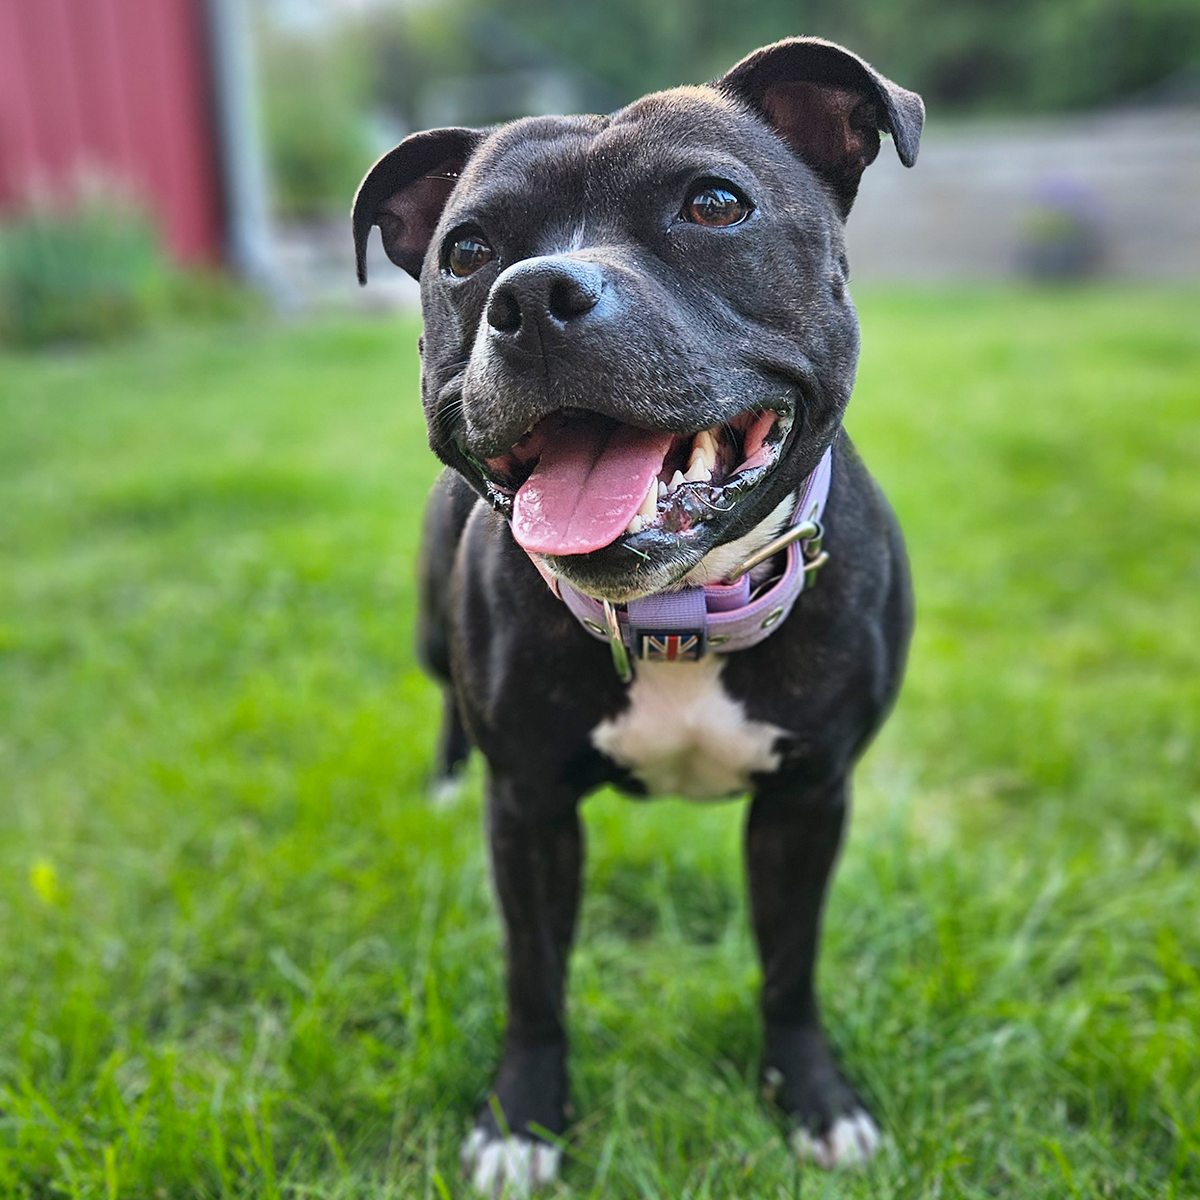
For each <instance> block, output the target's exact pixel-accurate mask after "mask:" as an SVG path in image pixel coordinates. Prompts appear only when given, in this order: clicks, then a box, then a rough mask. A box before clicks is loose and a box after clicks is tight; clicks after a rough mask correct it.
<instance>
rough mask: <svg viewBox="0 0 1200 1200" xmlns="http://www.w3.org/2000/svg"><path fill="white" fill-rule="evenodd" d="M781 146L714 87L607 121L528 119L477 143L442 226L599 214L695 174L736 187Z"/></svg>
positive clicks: (665, 95) (648, 100)
mask: <svg viewBox="0 0 1200 1200" xmlns="http://www.w3.org/2000/svg"><path fill="white" fill-rule="evenodd" d="M764 135H765V136H764ZM775 141H776V139H774V138H772V137H771V136H770V135H769V134H765V131H764V130H763V129H762V127H761V126H760V125H759V124H758V122H756V121H755V120H754V119H753V118H752V117H751V116H750V115H749V114H748V113H746V112H745V111H744V110H743V109H741V108H740V107H739V106H738V105H737V104H736V103H735V102H733V101H732V100H730V99H728V98H726V97H724V96H723V95H721V93H719V92H717V91H716V90H714V89H712V88H678V89H675V90H673V91H670V92H659V93H656V94H655V95H652V96H647V97H645V98H644V99H642V100H639V101H637V102H636V103H635V104H631V105H630V106H629V107H628V108H624V109H621V110H620V111H619V112H616V113H614V114H613V115H612V116H607V117H597V116H585V117H533V118H527V119H525V120H522V121H515V122H513V123H512V124H511V125H505V126H503V127H502V128H500V129H499V130H497V131H496V132H495V133H493V134H492V135H491V137H489V138H488V139H487V141H485V142H484V143H483V144H482V145H481V146H480V148H479V149H478V150H477V151H476V153H475V154H474V155H473V156H472V158H471V161H470V163H469V164H468V165H467V168H466V170H465V171H464V172H463V175H462V178H461V179H460V181H459V184H458V186H457V187H456V188H455V190H454V194H453V196H452V197H451V199H450V202H449V203H448V205H447V208H446V213H445V214H444V220H445V222H446V224H447V225H453V224H455V223H458V222H460V221H463V220H467V219H470V218H472V217H476V216H478V215H480V214H481V213H485V214H491V215H494V216H496V217H499V218H504V217H506V216H507V217H512V218H519V219H521V220H523V221H536V220H538V219H539V218H542V219H545V218H546V217H547V216H548V215H550V214H551V213H562V214H563V215H568V214H580V213H583V212H587V213H589V214H598V213H602V212H603V211H604V210H605V209H606V208H614V209H615V208H621V207H623V206H625V205H627V204H628V203H629V200H630V198H634V199H636V198H637V197H639V196H642V197H644V196H645V195H646V194H647V191H648V190H650V189H657V188H660V187H663V186H666V185H669V184H670V183H672V182H674V181H676V180H687V179H690V178H692V177H694V176H695V175H696V174H697V173H713V174H720V175H723V176H728V177H731V178H733V179H734V180H735V181H736V180H737V179H738V178H739V177H744V176H745V175H747V174H748V173H750V172H754V171H756V170H758V169H761V168H762V167H763V166H764V165H765V160H769V158H770V157H771V153H770V152H771V150H773V149H774V147H773V146H771V145H770V144H769V143H771V142H775Z"/></svg>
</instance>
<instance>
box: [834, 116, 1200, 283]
mask: <svg viewBox="0 0 1200 1200" xmlns="http://www.w3.org/2000/svg"><path fill="white" fill-rule="evenodd" d="M1056 218H1057V225H1056ZM1064 226H1065V227H1066V228H1065V229H1064ZM1072 226H1073V228H1074V231H1075V233H1076V234H1077V235H1080V234H1082V235H1085V236H1086V237H1087V238H1088V239H1089V242H1090V245H1089V251H1090V257H1089V259H1088V260H1087V261H1086V262H1084V263H1082V264H1080V265H1081V268H1082V269H1081V271H1080V272H1079V273H1086V272H1094V273H1097V274H1102V275H1116V276H1126V277H1143V278H1151V279H1184V278H1193V279H1195V278H1200V110H1198V109H1195V108H1179V109H1174V108H1167V109H1157V108H1155V109H1150V108H1147V109H1142V110H1131V111H1124V112H1113V113H1105V114H1093V115H1088V116H1080V117H1072V118H1055V119H1051V118H1041V119H1035V120H1024V121H1021V122H1007V123H994V124H993V123H978V124H975V123H972V124H964V125H961V126H957V127H955V126H950V127H947V128H939V127H938V123H937V120H936V117H935V118H934V120H933V121H932V122H931V125H930V128H929V129H928V130H927V133H926V137H925V140H924V141H923V143H922V146H921V154H920V160H919V161H918V163H917V165H916V167H915V168H914V169H913V170H911V171H908V170H905V169H904V168H903V167H902V166H901V165H900V163H899V162H898V161H897V159H896V156H895V154H893V153H892V152H891V149H890V147H888V146H886V145H885V146H884V147H883V149H882V151H881V153H880V155H879V158H878V160H877V161H876V163H875V165H874V166H872V167H871V168H870V169H869V170H868V172H867V174H866V176H865V177H864V179H863V185H862V191H861V192H860V194H859V199H858V201H857V203H856V204H855V207H854V211H853V212H852V213H851V215H850V222H849V227H848V237H849V243H850V265H851V270H852V273H853V276H854V277H855V278H856V279H875V278H891V279H929V280H937V279H955V278H962V279H966V278H988V277H992V278H994V277H1003V276H1007V275H1013V274H1014V273H1017V272H1023V271H1026V270H1028V269H1029V268H1030V259H1031V256H1034V255H1036V254H1037V253H1038V251H1039V249H1044V248H1045V245H1044V244H1045V243H1046V241H1047V240H1048V239H1051V238H1053V237H1054V236H1055V230H1056V229H1057V230H1058V231H1059V233H1060V236H1067V235H1069V234H1070V233H1071V232H1072ZM1063 273H1071V272H1070V271H1065V272H1063Z"/></svg>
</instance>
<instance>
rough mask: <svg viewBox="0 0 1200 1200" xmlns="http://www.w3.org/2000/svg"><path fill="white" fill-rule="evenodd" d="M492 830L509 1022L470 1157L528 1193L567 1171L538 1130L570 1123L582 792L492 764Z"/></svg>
mask: <svg viewBox="0 0 1200 1200" xmlns="http://www.w3.org/2000/svg"><path fill="white" fill-rule="evenodd" d="M488 838H489V843H490V847H491V858H492V874H493V882H494V884H495V888H496V893H497V896H498V897H499V900H500V910H501V915H502V917H503V919H504V928H505V951H506V959H507V964H506V965H507V1000H508V1022H507V1028H506V1031H505V1038H504V1048H503V1053H502V1057H501V1061H500V1070H499V1072H498V1073H497V1076H496V1083H495V1087H494V1089H493V1095H492V1096H491V1097H490V1098H489V1102H488V1104H486V1105H485V1106H484V1108H483V1109H482V1110H481V1112H480V1114H479V1117H478V1119H477V1120H476V1123H475V1128H474V1130H473V1131H472V1133H471V1135H470V1137H469V1138H468V1139H467V1142H466V1144H465V1146H464V1147H463V1164H464V1167H465V1168H466V1170H467V1171H468V1172H469V1174H470V1175H471V1177H472V1179H473V1180H474V1182H475V1185H476V1186H477V1187H478V1188H479V1189H480V1190H482V1191H484V1192H487V1193H489V1194H495V1195H499V1194H500V1192H501V1191H502V1190H503V1189H504V1187H505V1186H507V1187H508V1192H507V1194H508V1195H510V1196H522V1195H526V1194H527V1193H528V1192H529V1191H530V1190H532V1189H533V1188H534V1187H536V1186H537V1185H539V1184H542V1183H547V1182H549V1181H550V1180H552V1179H553V1178H554V1177H555V1175H556V1174H557V1172H558V1165H559V1158H560V1151H559V1150H558V1149H557V1148H556V1147H553V1146H550V1145H549V1144H548V1143H546V1142H545V1141H543V1140H540V1139H539V1138H538V1137H537V1130H538V1129H541V1130H546V1131H548V1132H550V1133H553V1134H560V1133H562V1131H563V1129H564V1127H565V1124H566V1116H565V1112H566V1104H567V1065H566V1057H567V1037H566V1028H565V1024H564V1013H563V1007H564V1005H563V993H564V989H565V985H566V968H567V955H568V953H569V951H570V947H571V939H572V936H573V935H574V931H575V917H576V914H577V912H578V910H579V879H580V867H581V862H582V857H583V835H582V828H581V825H580V821H579V814H578V797H576V796H574V795H569V794H564V795H555V794H553V793H551V794H550V795H546V794H543V793H541V792H539V793H538V794H530V793H529V792H528V791H527V790H526V789H524V788H521V787H519V786H518V785H517V784H516V783H515V782H514V781H513V780H511V779H509V778H506V777H504V776H501V775H496V774H493V775H492V777H491V779H490V781H489V785H488ZM497 1109H498V1110H499V1111H498V1112H497Z"/></svg>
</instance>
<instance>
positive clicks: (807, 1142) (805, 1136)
mask: <svg viewBox="0 0 1200 1200" xmlns="http://www.w3.org/2000/svg"><path fill="white" fill-rule="evenodd" d="M788 1140H789V1142H790V1144H791V1147H792V1151H793V1153H795V1155H796V1157H797V1158H799V1159H801V1160H805V1159H808V1160H811V1161H812V1162H815V1163H816V1164H817V1166H819V1167H824V1168H825V1170H827V1171H832V1170H833V1169H834V1167H858V1166H862V1164H863V1163H865V1162H866V1161H867V1160H868V1159H869V1158H870V1157H871V1156H872V1155H873V1154H874V1153H875V1151H876V1150H878V1149H879V1142H880V1134H879V1127H878V1126H877V1125H876V1124H875V1122H874V1121H873V1120H872V1119H871V1114H870V1113H868V1112H867V1110H866V1109H865V1108H858V1109H855V1110H854V1111H853V1112H850V1113H846V1114H845V1115H843V1116H840V1117H838V1118H837V1119H836V1120H835V1121H834V1122H833V1124H832V1125H831V1126H830V1127H829V1128H828V1129H827V1130H826V1131H825V1132H824V1133H820V1134H818V1133H813V1132H811V1131H810V1130H808V1129H805V1128H803V1126H802V1127H801V1128H799V1129H796V1130H793V1132H792V1136H791V1137H790V1138H789V1139H788Z"/></svg>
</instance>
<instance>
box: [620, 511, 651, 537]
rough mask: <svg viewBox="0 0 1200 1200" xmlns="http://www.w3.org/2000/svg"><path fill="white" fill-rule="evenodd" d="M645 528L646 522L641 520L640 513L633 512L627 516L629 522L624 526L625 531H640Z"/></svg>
mask: <svg viewBox="0 0 1200 1200" xmlns="http://www.w3.org/2000/svg"><path fill="white" fill-rule="evenodd" d="M645 528H646V522H645V521H643V520H642V516H641V514H640V513H634V514H633V516H632V517H630V518H629V524H628V525H626V526H625V532H626V533H641V532H642V530H643V529H645Z"/></svg>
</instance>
